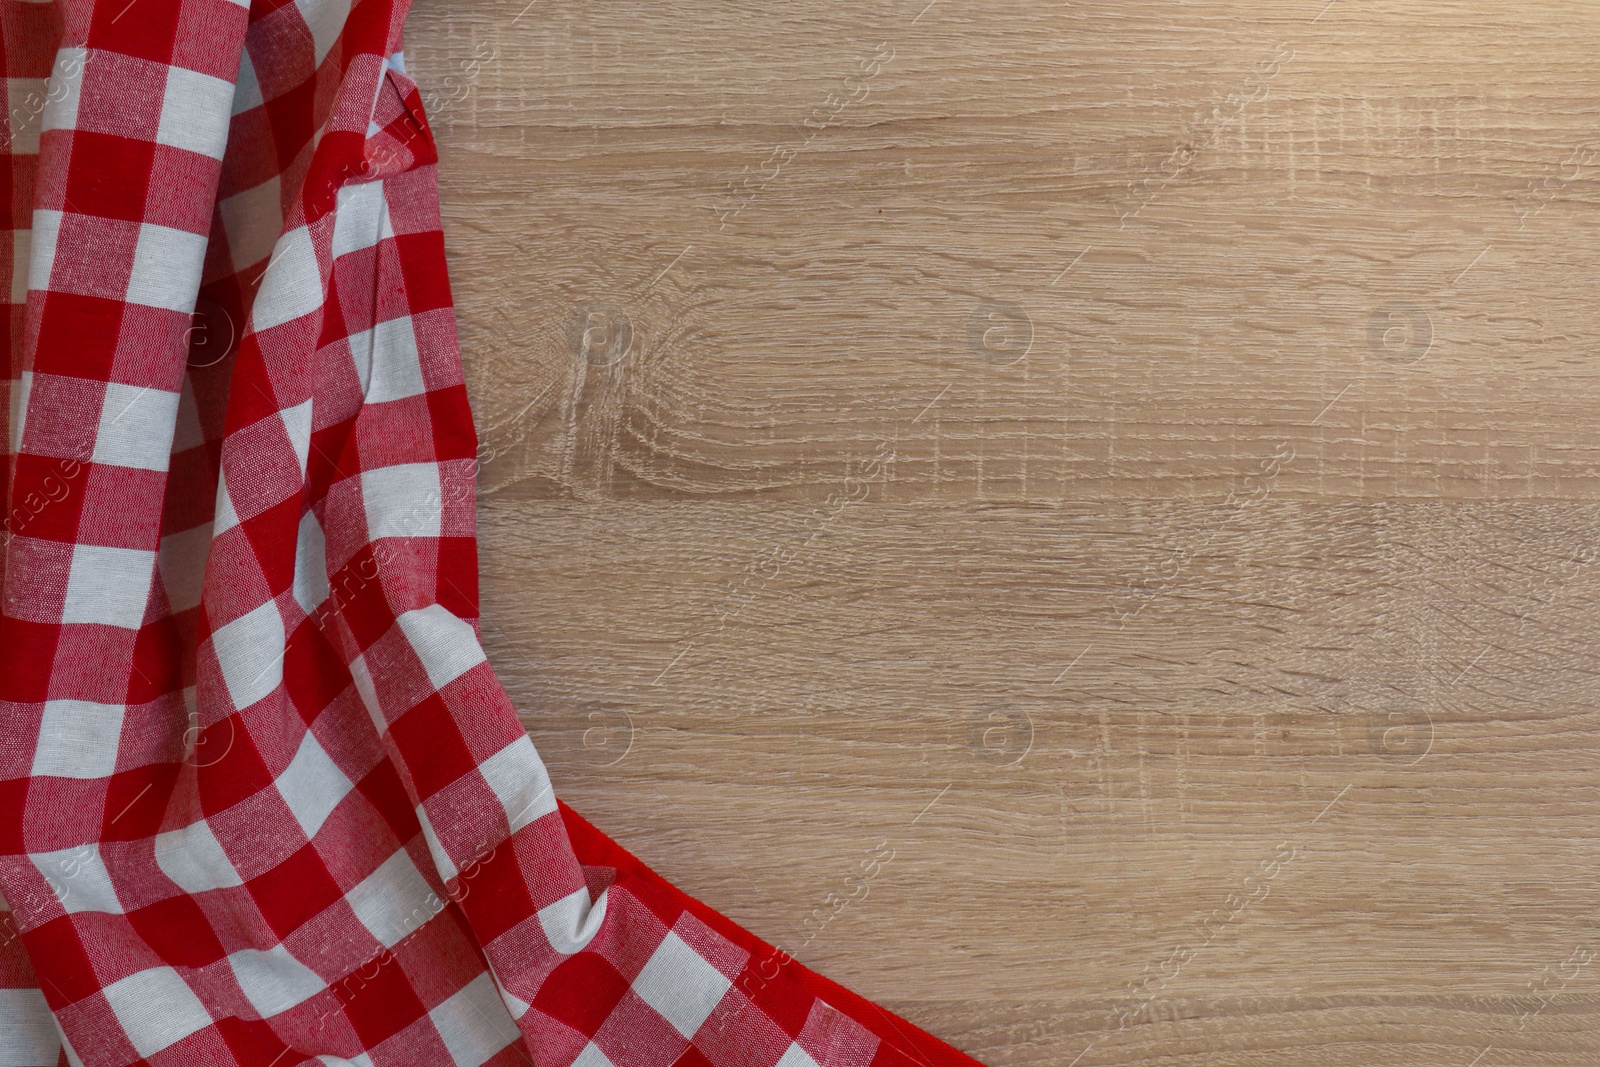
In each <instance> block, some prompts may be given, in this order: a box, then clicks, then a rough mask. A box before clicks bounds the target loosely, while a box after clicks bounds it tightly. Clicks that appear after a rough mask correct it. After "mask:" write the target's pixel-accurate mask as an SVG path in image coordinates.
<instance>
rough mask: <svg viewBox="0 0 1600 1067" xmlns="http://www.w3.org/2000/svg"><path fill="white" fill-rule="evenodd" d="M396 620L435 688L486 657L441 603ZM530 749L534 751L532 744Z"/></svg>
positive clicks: (464, 625) (469, 630)
mask: <svg viewBox="0 0 1600 1067" xmlns="http://www.w3.org/2000/svg"><path fill="white" fill-rule="evenodd" d="M391 469H392V468H391ZM395 621H396V622H397V623H398V624H399V626H400V631H401V632H402V633H403V634H405V635H406V640H407V641H409V642H410V643H411V648H412V649H413V651H415V652H416V654H417V658H418V659H420V660H421V661H422V669H423V670H425V671H427V672H428V682H429V684H430V685H432V686H433V687H434V688H435V689H443V688H444V687H445V686H447V685H449V684H450V683H451V682H453V681H455V680H456V679H457V678H459V677H461V676H462V675H463V674H466V673H467V672H468V671H470V670H471V669H472V668H474V667H476V666H477V665H478V664H480V663H482V662H484V660H485V658H486V657H485V656H484V654H483V646H482V645H480V644H479V643H478V635H477V634H475V633H473V631H472V626H471V624H469V623H468V622H467V621H466V620H465V619H462V618H458V617H457V616H456V615H454V614H453V613H452V612H451V611H450V609H449V608H447V607H445V606H444V605H442V604H429V605H428V606H427V607H425V608H417V609H416V610H414V611H408V612H405V613H404V614H402V615H401V616H400V617H399V618H398V619H396V620H395ZM528 747H529V749H530V750H531V749H532V747H533V745H532V743H531V742H530V743H529V746H528ZM511 758H512V759H515V758H516V757H515V756H513V757H511ZM534 759H535V760H537V759H538V756H534ZM540 769H541V770H542V769H543V767H542V765H541V767H540Z"/></svg>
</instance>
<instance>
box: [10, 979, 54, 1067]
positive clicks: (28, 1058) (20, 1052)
mask: <svg viewBox="0 0 1600 1067" xmlns="http://www.w3.org/2000/svg"><path fill="white" fill-rule="evenodd" d="M60 1060H61V1036H60V1032H59V1031H57V1030H56V1022H55V1019H53V1018H52V1017H51V1015H50V1007H49V1005H47V1004H46V1003H45V999H44V994H43V993H42V992H40V991H39V990H37V989H0V1064H5V1065H6V1067H56V1064H57V1063H59V1062H60Z"/></svg>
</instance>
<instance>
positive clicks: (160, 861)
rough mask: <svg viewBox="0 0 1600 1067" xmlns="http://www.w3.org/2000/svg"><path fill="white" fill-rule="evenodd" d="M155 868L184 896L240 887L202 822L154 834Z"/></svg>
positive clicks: (240, 883) (214, 838) (229, 861)
mask: <svg viewBox="0 0 1600 1067" xmlns="http://www.w3.org/2000/svg"><path fill="white" fill-rule="evenodd" d="M156 866H157V867H160V868H161V873H163V874H165V875H166V876H167V877H168V878H171V879H172V880H173V882H174V883H176V884H177V886H178V888H179V889H182V890H183V891H184V892H185V893H206V892H209V891H211V890H213V889H229V888H232V887H233V886H239V885H243V884H244V881H243V879H241V878H240V877H239V872H238V871H237V870H235V869H234V866H233V863H232V861H231V860H229V859H228V854H227V853H226V852H224V851H222V845H221V843H220V842H218V841H217V835H216V834H214V833H212V832H211V827H210V826H209V825H207V823H206V821H205V820H204V819H201V820H200V821H199V822H194V823H190V824H189V825H188V826H185V827H183V828H182V829H181V830H169V831H168V832H166V833H164V834H157V835H156Z"/></svg>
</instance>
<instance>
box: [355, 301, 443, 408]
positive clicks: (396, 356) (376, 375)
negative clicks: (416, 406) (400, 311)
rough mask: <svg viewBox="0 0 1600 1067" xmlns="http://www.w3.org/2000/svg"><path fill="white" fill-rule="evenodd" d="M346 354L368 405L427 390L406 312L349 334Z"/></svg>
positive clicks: (409, 319) (415, 340)
mask: <svg viewBox="0 0 1600 1067" xmlns="http://www.w3.org/2000/svg"><path fill="white" fill-rule="evenodd" d="M350 355H351V358H352V359H354V360H355V361H356V374H357V376H358V377H360V378H361V379H362V382H363V383H364V385H365V395H366V400H367V403H369V404H381V403H383V402H384V401H386V400H403V399H405V398H406V397H408V396H417V395H419V394H421V393H425V392H427V390H428V386H427V383H426V382H424V381H423V380H422V361H421V359H420V358H419V357H418V355H417V335H416V332H415V331H414V330H413V329H412V326H411V317H410V316H409V315H402V316H401V317H400V318H398V319H390V320H389V321H388V322H380V323H378V325H376V326H374V327H373V328H372V329H370V330H362V331H360V332H359V333H353V334H351V335H350Z"/></svg>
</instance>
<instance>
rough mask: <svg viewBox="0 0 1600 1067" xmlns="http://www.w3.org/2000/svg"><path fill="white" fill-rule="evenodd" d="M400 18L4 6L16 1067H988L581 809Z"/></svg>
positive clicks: (4, 715) (7, 928) (11, 986)
mask: <svg viewBox="0 0 1600 1067" xmlns="http://www.w3.org/2000/svg"><path fill="white" fill-rule="evenodd" d="M404 16H405V4H404V3H403V2H397V0H354V2H351V0H292V2H283V0H256V2H255V3H253V4H251V5H250V6H249V7H248V8H247V7H245V6H242V5H241V4H239V3H235V2H234V0H131V2H129V0H115V2H112V3H98V2H93V0H54V2H46V3H35V2H24V0H0V59H3V62H4V65H5V68H6V69H5V75H6V78H5V82H4V84H5V86H6V92H7V94H8V99H7V107H8V112H9V119H8V126H7V138H6V141H5V145H4V148H5V154H4V155H5V164H6V165H5V167H4V168H3V170H4V173H5V175H6V178H7V180H8V181H9V183H10V189H11V195H10V197H9V198H8V199H7V200H6V202H5V203H6V205H7V206H6V208H5V210H7V211H8V212H9V214H8V222H7V228H8V229H9V230H10V231H11V233H12V240H11V241H10V242H0V271H5V270H9V271H10V276H11V284H10V286H9V291H10V293H11V303H10V305H9V312H10V314H9V315H8V316H7V317H6V319H5V323H6V326H5V328H6V330H7V340H8V351H9V353H10V356H9V358H10V365H9V370H10V373H9V374H8V375H7V390H8V401H9V403H8V404H7V405H5V406H4V407H3V408H0V410H3V411H4V412H5V415H4V417H5V418H6V420H7V423H6V430H7V433H6V439H7V441H8V450H7V453H6V464H7V466H6V490H7V495H6V507H7V520H6V543H5V553H4V571H3V577H0V583H3V585H0V588H3V603H0V892H3V894H4V901H5V903H4V905H3V907H4V908H8V909H9V910H8V911H4V912H0V919H3V921H0V1063H6V1064H13V1065H23V1067H26V1065H30V1064H38V1065H56V1064H81V1065H85V1067H112V1065H129V1064H149V1065H153V1067H165V1065H174V1067H176V1065H184V1067H188V1065H193V1064H200V1063H204V1064H219V1065H235V1064H236V1065H240V1067H245V1065H250V1067H276V1065H280V1064H281V1065H285V1067H293V1065H298V1064H327V1065H333V1067H351V1065H362V1067H388V1065H423V1064H426V1065H434V1064H447V1065H455V1067H477V1065H480V1064H492V1065H501V1064H514V1063H527V1062H533V1063H536V1064H539V1065H540V1067H544V1065H555V1067H567V1065H582V1067H603V1065H606V1064H611V1065H614V1067H633V1065H641V1067H644V1065H654V1064H662V1065H666V1064H685V1065H694V1064H714V1065H717V1067H780V1065H781V1067H812V1065H832V1067H866V1065H893V1064H902V1063H904V1064H912V1063H920V1064H925V1065H945V1064H971V1063H972V1062H973V1061H971V1060H970V1059H968V1058H967V1057H965V1056H963V1055H962V1054H960V1053H958V1052H956V1051H954V1050H953V1049H951V1048H950V1047H948V1046H946V1045H944V1044H942V1043H940V1042H938V1041H936V1040H935V1039H933V1038H931V1037H928V1036H927V1035H926V1034H924V1033H922V1032H921V1031H920V1030H918V1029H916V1028H915V1027H914V1026H912V1025H911V1024H910V1023H908V1022H906V1021H905V1020H903V1019H899V1018H897V1017H895V1016H893V1015H891V1014H890V1013H888V1012H885V1011H883V1010H882V1009H880V1008H877V1007H875V1006H874V1005H871V1004H870V1003H868V1002H866V1001H864V1000H861V999H860V998H858V997H855V996H854V995H853V994H850V993H849V992H848V991H846V990H844V989H842V988H840V987H838V986H835V985H833V984H832V983H830V982H827V981H826V980H825V979H822V978H820V977H818V976H816V975H814V974H812V973H811V972H810V971H808V970H806V969H805V968H804V967H802V966H801V965H799V964H798V963H796V962H795V961H794V960H792V959H790V958H789V957H788V956H787V954H785V953H783V952H781V951H780V950H778V949H776V948H774V947H772V946H771V945H768V944H766V943H765V942H763V941H761V940H760V939H759V938H757V937H755V936H754V935H752V934H750V933H748V932H747V931H744V930H743V929H741V928H739V927H738V926H736V925H734V924H733V923H731V922H729V921H728V920H727V919H726V918H724V917H723V916H721V915H719V914H717V913H716V912H715V911H714V910H712V909H710V908H707V907H706V906H704V905H702V904H700V903H699V902H697V901H694V900H693V899H692V898H689V897H687V896H686V895H684V894H683V893H681V892H680V891H678V890H677V889H675V888H674V887H672V886H670V885H668V884H667V883H666V882H664V881H663V880H661V879H660V878H659V877H658V876H656V875H655V874H654V873H653V872H652V871H650V870H649V868H647V867H645V866H644V865H643V864H641V863H639V861H638V860H636V859H635V858H634V857H632V856H631V855H629V854H628V853H626V852H625V851H623V850H622V849H621V848H620V847H619V846H617V845H616V844H615V843H614V842H612V841H610V840H609V839H608V838H606V837H605V835H603V834H602V833H600V832H599V831H598V830H596V829H595V828H594V827H592V826H590V825H589V824H588V823H586V822H585V821H583V820H582V819H581V818H580V817H579V816H577V815H576V813H574V812H572V811H571V810H570V809H568V808H566V807H565V806H564V805H562V804H561V803H560V802H559V801H558V800H557V799H556V796H555V793H554V790H553V788H552V785H551V780H550V776H549V774H548V773H547V771H546V768H545V766H544V764H543V763H542V761H541V759H540V757H539V754H538V752H537V750H536V749H535V747H534V745H533V743H532V742H531V740H530V739H529V736H528V733H527V731H526V730H525V729H524V728H523V726H522V724H521V722H520V721H519V719H518V717H517V714H516V709H515V708H514V707H513V706H512V704H511V702H510V700H509V698H508V697H507V696H506V693H505V691H504V690H503V689H502V688H501V686H500V684H499V682H498V681H497V680H496V678H495V676H494V672H493V670H492V668H491V667H490V665H489V663H488V661H487V658H486V656H485V654H484V651H483V648H482V645H481V642H480V639H479V633H478V588H477V546H476V527H475V517H474V503H473V493H474V476H475V472H476V466H477V463H476V456H477V454H478V442H477V438H476V434H475V432H474V429H473V425H472V417H471V410H470V407H469V405H468V399H467V394H466V388H465V384H464V381H463V378H462V371H461V360H460V353H459V351H458V349H457V342H456V331H455V321H454V314H453V310H452V305H451V298H450V288H449V282H448V278H447V275H446V270H445V256H444V243H443V235H442V231H441V226H440V219H439V209H438V190H437V173H436V165H437V155H436V151H435V147H434V142H433V138H432V135H431V133H430V131H429V129H428V126H427V120H426V116H425V114H424V110H423V107H422V100H421V96H420V94H419V92H418V90H417V87H416V85H415V84H414V83H413V82H412V81H411V79H410V78H409V77H408V76H407V75H406V73H405V70H404V64H403V62H402V61H401V59H400V54H399V49H400V29H401V24H402V22H403V20H404ZM4 288H5V287H3V286H0V291H4Z"/></svg>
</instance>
